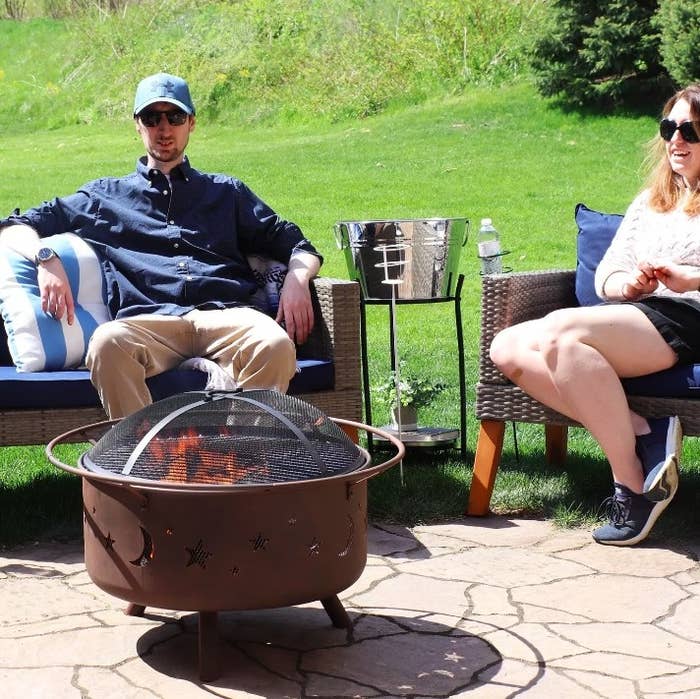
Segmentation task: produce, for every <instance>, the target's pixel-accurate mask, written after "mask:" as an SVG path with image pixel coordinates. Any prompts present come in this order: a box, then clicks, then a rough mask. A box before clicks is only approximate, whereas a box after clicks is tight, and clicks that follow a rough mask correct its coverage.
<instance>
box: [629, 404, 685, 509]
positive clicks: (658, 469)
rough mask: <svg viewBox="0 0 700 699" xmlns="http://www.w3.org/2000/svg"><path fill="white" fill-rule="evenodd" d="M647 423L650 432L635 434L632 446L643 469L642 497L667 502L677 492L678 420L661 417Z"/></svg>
mask: <svg viewBox="0 0 700 699" xmlns="http://www.w3.org/2000/svg"><path fill="white" fill-rule="evenodd" d="M647 422H648V423H649V427H650V428H651V432H649V433H648V434H641V435H638V436H637V445H636V451H637V456H638V457H639V460H640V461H641V462H642V469H643V470H644V495H645V497H646V498H647V499H649V500H651V501H652V502H661V501H662V500H670V499H671V498H672V497H673V496H674V495H675V494H676V490H678V455H679V454H680V451H681V444H682V441H683V433H682V432H681V421H680V420H679V419H678V418H677V417H661V418H651V419H649V420H647Z"/></svg>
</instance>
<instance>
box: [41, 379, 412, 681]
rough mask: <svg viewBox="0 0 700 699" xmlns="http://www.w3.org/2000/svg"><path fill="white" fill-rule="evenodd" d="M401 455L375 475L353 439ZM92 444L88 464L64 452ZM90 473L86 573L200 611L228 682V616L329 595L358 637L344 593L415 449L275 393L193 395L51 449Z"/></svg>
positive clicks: (204, 672) (205, 638)
mask: <svg viewBox="0 0 700 699" xmlns="http://www.w3.org/2000/svg"><path fill="white" fill-rule="evenodd" d="M357 429H360V430H366V431H370V432H374V433H377V434H378V435H379V436H380V437H382V438H384V439H387V440H388V441H390V442H391V443H392V444H393V445H394V446H395V447H396V449H397V453H396V455H395V456H394V457H393V458H392V459H390V460H388V461H386V462H384V463H382V464H379V465H376V466H370V462H371V460H370V457H369V454H368V453H367V451H366V450H364V449H362V448H360V447H359V446H357V445H356V444H355V443H354V442H353V441H352V440H351V439H350V437H348V435H347V434H346V432H345V430H348V431H350V432H354V431H356V430H357ZM78 435H83V437H82V438H84V439H85V441H88V442H90V443H92V446H91V447H90V448H89V449H88V450H87V451H86V452H85V453H84V454H82V456H81V457H80V458H79V465H78V467H73V466H69V465H68V464H65V463H63V462H62V461H60V460H59V459H58V458H57V457H56V456H55V455H54V449H55V447H56V446H57V445H58V444H60V443H62V442H67V441H75V438H76V436H78ZM46 451H47V455H48V457H49V459H50V460H51V462H52V463H53V464H55V465H56V466H58V467H59V468H62V469H64V470H66V471H69V472H71V473H74V474H76V475H79V476H81V477H82V478H83V515H84V539H85V565H86V568H87V571H88V573H89V575H90V577H91V578H92V580H93V581H94V582H95V584H96V585H98V586H99V587H100V588H102V589H103V590H105V591H106V592H109V593H111V594H113V595H115V596H117V597H119V598H121V599H124V600H126V601H128V602H129V603H130V604H129V606H128V607H127V610H126V611H127V613H129V614H143V612H144V610H145V608H146V607H147V606H155V607H161V608H166V609H177V610H187V611H197V612H199V671H200V677H201V678H202V679H203V680H208V679H213V678H214V677H216V676H217V675H218V661H217V652H216V641H217V635H216V615H217V612H218V611H222V610H242V609H264V608H270V607H284V606H290V605H296V604H303V603H306V602H311V601H314V600H320V601H321V602H322V604H323V606H324V608H325V610H326V611H327V613H328V615H329V616H330V618H331V621H332V622H333V624H334V625H335V626H338V627H345V628H348V629H350V628H351V622H350V618H349V616H348V615H347V613H346V612H345V609H344V608H343V606H342V604H341V603H340V601H339V600H338V597H337V594H338V593H339V592H341V591H342V590H344V589H346V588H347V587H349V586H350V585H351V584H352V583H353V582H355V580H357V579H358V578H359V577H360V575H361V573H362V571H363V570H364V566H365V563H366V559H367V480H368V479H369V478H370V477H372V476H374V475H376V474H378V473H380V472H381V471H384V470H385V469H387V468H389V467H391V466H393V465H394V464H396V463H397V462H398V461H399V460H400V459H401V458H402V457H403V454H404V447H403V445H402V444H401V442H399V441H398V440H397V439H396V438H395V437H393V436H392V435H389V434H385V433H382V432H381V431H379V430H376V429H375V428H372V427H369V426H366V425H361V424H358V423H352V422H348V421H343V420H336V419H334V418H329V417H327V416H325V415H324V414H323V413H321V412H320V411H318V410H317V409H316V408H314V407H313V406H311V405H309V404H308V403H305V402H304V401H301V400H299V399H297V398H293V397H291V396H286V395H283V394H280V393H277V392H275V391H238V392H193V393H183V394H179V395H177V396H173V397H171V398H167V399H165V400H162V401H158V402H157V403H154V404H153V405H150V406H148V407H146V408H144V409H143V410H140V411H138V412H136V413H134V414H133V415H130V416H128V417H126V418H124V419H123V420H121V421H118V422H103V423H98V424H96V425H88V426H86V427H83V428H79V429H76V430H72V431H71V432H67V433H65V434H63V435H60V436H58V437H56V438H55V439H54V440H52V441H51V442H50V443H49V445H48V446H47V449H46Z"/></svg>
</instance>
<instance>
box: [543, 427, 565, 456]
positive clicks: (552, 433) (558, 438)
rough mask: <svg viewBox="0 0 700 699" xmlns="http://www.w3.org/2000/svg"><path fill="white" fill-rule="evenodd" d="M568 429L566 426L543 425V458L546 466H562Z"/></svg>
mask: <svg viewBox="0 0 700 699" xmlns="http://www.w3.org/2000/svg"><path fill="white" fill-rule="evenodd" d="M568 435H569V428H568V427H567V426H566V425H545V426H544V441H545V458H546V459H547V463H548V464H557V465H562V464H564V463H565V462H566V442H567V438H568Z"/></svg>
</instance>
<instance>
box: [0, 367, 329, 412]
mask: <svg viewBox="0 0 700 699" xmlns="http://www.w3.org/2000/svg"><path fill="white" fill-rule="evenodd" d="M147 383H148V387H149V390H150V391H151V395H152V396H153V400H160V399H161V398H165V397H167V396H171V395H173V394H175V393H182V392H184V391H201V390H202V389H203V388H204V385H205V383H206V374H204V373H203V372H201V371H194V370H191V369H172V370H170V371H166V372H163V373H162V374H159V375H158V376H154V377H152V378H150V379H148V381H147ZM334 383H335V371H334V367H333V362H331V361H329V360H319V359H300V360H298V361H297V373H296V374H295V375H294V377H293V378H292V381H291V382H290V384H289V393H290V394H292V395H294V394H300V393H313V392H315V391H324V390H333V386H334ZM99 405H100V400H99V397H98V395H97V391H95V388H94V387H93V385H92V383H91V382H90V374H89V372H88V371H86V370H83V369H67V370H64V371H38V372H29V373H26V372H25V373H20V372H18V371H17V369H16V368H15V367H14V366H0V410H14V409H36V410H41V409H47V408H48V409H52V408H85V407H96V406H99Z"/></svg>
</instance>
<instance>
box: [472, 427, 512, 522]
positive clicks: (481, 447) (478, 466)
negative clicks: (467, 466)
mask: <svg viewBox="0 0 700 699" xmlns="http://www.w3.org/2000/svg"><path fill="white" fill-rule="evenodd" d="M505 430H506V423H505V422H497V421H495V420H482V421H481V425H480V426H479V439H478V441H477V443H476V453H475V454H474V471H473V474H472V484H471V487H470V488H469V503H468V505H467V512H466V514H468V515H476V516H482V515H486V514H488V512H489V504H490V503H491V493H492V492H493V484H494V483H495V481H496V472H497V471H498V465H499V463H500V462H501V451H502V450H503V435H504V434H505Z"/></svg>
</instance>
